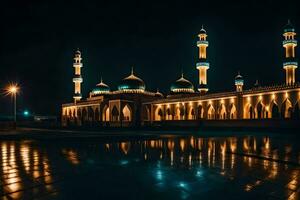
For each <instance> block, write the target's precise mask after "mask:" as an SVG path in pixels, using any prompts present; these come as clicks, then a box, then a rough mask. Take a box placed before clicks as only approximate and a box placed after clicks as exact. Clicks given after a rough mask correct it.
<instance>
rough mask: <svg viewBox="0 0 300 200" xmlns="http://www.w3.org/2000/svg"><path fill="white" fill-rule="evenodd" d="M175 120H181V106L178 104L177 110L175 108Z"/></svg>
mask: <svg viewBox="0 0 300 200" xmlns="http://www.w3.org/2000/svg"><path fill="white" fill-rule="evenodd" d="M175 120H180V108H179V106H177V107H176V110H175Z"/></svg>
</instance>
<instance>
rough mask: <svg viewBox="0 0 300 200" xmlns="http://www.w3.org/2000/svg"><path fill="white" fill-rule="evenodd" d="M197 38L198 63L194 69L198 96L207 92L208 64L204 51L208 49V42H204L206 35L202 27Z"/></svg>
mask: <svg viewBox="0 0 300 200" xmlns="http://www.w3.org/2000/svg"><path fill="white" fill-rule="evenodd" d="M198 37H199V40H198V41H197V46H198V48H199V62H198V63H197V64H196V67H197V69H198V71H199V86H198V90H199V92H200V94H205V93H206V92H207V91H208V87H207V70H208V69H209V62H207V53H206V49H207V47H208V41H207V40H206V38H207V34H206V31H205V29H204V28H203V26H202V28H201V30H200V33H199V35H198Z"/></svg>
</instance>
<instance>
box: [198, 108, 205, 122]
mask: <svg viewBox="0 0 300 200" xmlns="http://www.w3.org/2000/svg"><path fill="white" fill-rule="evenodd" d="M203 115H204V111H203V107H202V105H199V106H198V118H199V119H202V118H203Z"/></svg>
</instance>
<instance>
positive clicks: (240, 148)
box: [0, 136, 300, 199]
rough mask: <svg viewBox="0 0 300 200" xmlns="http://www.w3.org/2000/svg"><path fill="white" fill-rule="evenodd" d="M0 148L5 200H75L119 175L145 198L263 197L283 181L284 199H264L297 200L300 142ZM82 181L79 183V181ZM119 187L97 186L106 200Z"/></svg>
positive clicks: (191, 140)
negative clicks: (38, 199) (42, 199)
mask: <svg viewBox="0 0 300 200" xmlns="http://www.w3.org/2000/svg"><path fill="white" fill-rule="evenodd" d="M0 145H1V148H0V149H1V154H0V166H1V167H0V169H1V171H0V173H1V174H0V175H1V182H0V183H1V184H0V187H1V190H0V191H2V193H1V195H2V197H6V198H13V199H24V198H31V197H35V196H39V195H41V194H43V195H46V196H47V195H49V196H50V195H51V198H54V199H55V198H56V197H58V198H61V197H69V196H68V195H70V193H68V192H69V191H70V190H72V187H75V188H76V187H77V186H76V184H78V185H80V184H85V182H84V181H90V180H88V179H87V178H86V177H85V175H83V174H87V173H92V174H93V175H92V177H93V176H95V177H97V181H98V179H99V180H101V178H104V179H106V177H107V176H109V174H110V175H112V174H113V175H117V177H118V178H124V179H128V180H127V183H128V185H129V186H130V185H132V187H136V185H135V184H136V183H135V182H140V183H139V184H141V185H144V186H145V187H146V188H148V190H149V191H148V192H149V194H147V190H144V192H145V193H144V196H142V197H143V198H144V197H148V195H150V194H151V195H155V194H156V193H155V191H156V192H157V191H158V193H157V195H158V196H159V195H162V194H163V196H164V197H168V198H171V197H172V198H174V199H185V198H197V197H200V196H201V195H204V194H205V195H211V196H212V197H218V196H217V195H218V194H214V191H215V190H217V191H218V190H220V188H224V187H227V185H228V184H229V185H230V184H231V183H234V184H236V185H235V186H234V187H235V188H234V190H235V191H232V194H234V192H236V193H240V194H243V193H245V194H251V193H252V192H253V193H254V194H255V195H257V192H258V191H260V190H259V189H260V188H264V187H265V186H266V185H267V184H270V183H271V182H276V181H277V182H278V184H279V185H282V187H281V188H280V191H282V193H279V194H278V191H277V190H278V186H274V191H272V185H271V186H268V187H269V193H266V192H262V193H259V195H269V196H272V195H273V196H275V197H282V196H284V195H285V196H284V197H290V198H291V199H296V198H298V193H297V191H299V182H300V178H299V176H300V172H299V166H300V165H299V164H300V163H299V160H300V154H299V152H300V149H299V146H298V144H297V141H291V140H282V139H276V138H274V139H272V138H270V137H251V136H245V137H197V136H190V137H168V138H159V139H142V140H141V139H132V140H123V139H122V140H120V141H115V140H113V141H112V140H110V141H108V140H100V141H97V140H91V141H83V142H81V141H76V142H58V143H56V144H55V145H53V144H50V142H34V141H21V142H14V141H4V142H0ZM127 167H128V168H127ZM112 169H113V170H114V171H113V172H112V171H111V170H112ZM131 170H134V172H132V171H131ZM75 175H76V176H77V178H78V180H75V181H74V180H73V179H74V178H75V177H76V176H75ZM59 177H60V178H59ZM62 177H63V178H62ZM71 180H72V181H71ZM73 181H74V182H73ZM93 181H95V180H93ZM115 181H118V180H114V179H109V180H108V181H107V182H106V183H98V182H97V184H98V185H99V184H100V185H101V184H102V185H101V187H104V188H105V187H108V188H107V190H103V191H102V193H103V194H101V195H100V196H103V195H104V196H105V195H108V193H109V191H110V190H111V188H109V187H112V185H113V187H117V186H114V183H115ZM110 184H111V186H110ZM234 184H233V185H234ZM95 186H96V184H95V185H92V186H90V187H95ZM129 186H128V187H129ZM204 186H205V187H204ZM68 187H70V189H68ZM122 187H124V186H122ZM122 187H120V188H115V190H118V189H119V190H122ZM199 187H200V188H201V189H200V190H199ZM231 187H233V186H231ZM270 187H271V190H270ZM197 188H198V189H197ZM131 189H132V188H131V187H129V188H127V191H126V192H129V193H130V190H131ZM80 190H81V189H79V190H78V192H79V191H80ZM82 190H84V187H83V188H82ZM169 191H172V193H170V192H169ZM262 191H263V190H262ZM276 191H277V193H276ZM106 192H107V194H106ZM123 192H124V191H123ZM176 193H177V195H176ZM229 194H231V193H230V192H229ZM79 195H80V194H79ZM90 195H93V194H91V193H90ZM95 195H99V193H97V194H95ZM130 195H131V194H130ZM130 195H129V196H130ZM140 195H143V194H140ZM280 195H281V196H280ZM79 197H80V196H78V198H79ZM95 197H96V196H95ZM150 197H151V198H152V197H153V198H154V196H150ZM150 197H149V199H151V198H150ZM220 197H221V196H220ZM133 199H134V197H133Z"/></svg>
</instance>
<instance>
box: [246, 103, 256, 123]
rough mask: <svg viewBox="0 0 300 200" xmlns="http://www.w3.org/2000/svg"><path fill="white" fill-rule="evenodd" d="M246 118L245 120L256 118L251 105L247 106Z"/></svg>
mask: <svg viewBox="0 0 300 200" xmlns="http://www.w3.org/2000/svg"><path fill="white" fill-rule="evenodd" d="M244 117H245V119H254V118H255V112H254V109H253V106H252V105H251V104H250V103H249V104H247V105H246V106H245V109H244Z"/></svg>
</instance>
